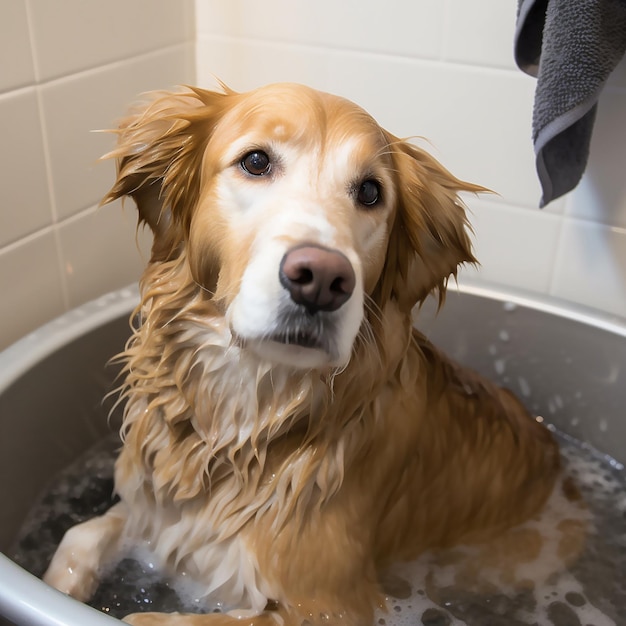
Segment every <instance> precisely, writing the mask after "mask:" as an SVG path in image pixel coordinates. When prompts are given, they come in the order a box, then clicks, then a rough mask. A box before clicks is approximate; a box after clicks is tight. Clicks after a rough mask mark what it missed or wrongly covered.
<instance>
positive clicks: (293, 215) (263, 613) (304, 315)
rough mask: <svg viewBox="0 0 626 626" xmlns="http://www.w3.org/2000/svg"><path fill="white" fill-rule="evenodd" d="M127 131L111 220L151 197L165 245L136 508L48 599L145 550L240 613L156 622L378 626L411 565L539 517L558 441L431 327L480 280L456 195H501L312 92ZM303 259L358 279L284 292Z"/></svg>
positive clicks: (126, 466) (150, 278)
mask: <svg viewBox="0 0 626 626" xmlns="http://www.w3.org/2000/svg"><path fill="white" fill-rule="evenodd" d="M118 134H119V141H118V146H117V148H116V149H115V150H114V151H113V153H112V154H111V155H110V156H112V157H115V158H116V159H117V161H118V177H117V181H116V183H115V185H114V186H113V188H112V190H111V191H110V193H109V194H108V195H107V197H106V198H105V202H109V201H112V200H114V199H116V198H120V197H123V196H132V197H133V198H134V200H135V201H136V203H137V206H138V209H139V215H140V219H141V220H142V221H144V222H146V223H147V224H148V225H149V227H150V228H151V229H152V231H153V233H154V244H153V248H152V256H151V259H150V262H149V263H148V266H147V268H146V270H145V273H144V275H143V277H142V280H141V304H140V306H139V308H138V311H137V313H138V316H139V318H140V324H139V325H138V327H137V329H136V331H135V333H134V336H133V337H132V339H131V341H130V342H129V344H128V347H127V350H126V352H125V353H124V355H123V358H124V361H125V364H126V365H125V384H124V388H123V392H122V395H123V398H124V399H125V400H126V408H125V418H124V423H123V427H122V435H123V440H124V445H123V448H122V451H121V454H120V457H119V460H118V462H117V465H116V476H115V481H116V490H117V492H118V493H119V495H120V497H121V501H120V503H119V504H117V505H116V506H115V507H114V508H113V509H112V510H111V511H110V512H109V513H107V514H106V515H104V516H103V517H101V518H97V519H95V520H92V521H90V522H87V523H85V524H84V525H81V526H78V527H75V528H73V529H71V530H70V531H69V533H68V534H67V535H66V537H65V539H64V540H63V542H62V544H61V547H60V548H59V550H58V552H57V554H56V556H55V558H54V560H53V563H52V565H51V567H50V569H49V571H48V573H47V575H46V580H47V581H48V582H50V583H51V584H53V585H55V586H57V587H58V588H60V589H62V590H64V591H66V592H68V593H70V594H72V595H74V596H76V597H78V598H86V597H88V596H89V595H90V594H91V593H92V591H93V589H94V586H95V585H96V584H97V571H98V568H99V567H101V566H102V565H103V564H104V563H106V562H108V561H110V560H112V559H115V558H117V556H118V553H119V550H120V546H121V545H122V544H123V543H128V541H138V542H145V541H147V542H149V545H150V546H151V549H152V550H153V551H154V553H155V555H156V558H157V559H158V561H159V562H160V563H161V565H162V566H163V567H165V568H167V569H170V570H173V571H178V572H183V571H184V572H186V574H187V575H188V576H190V577H191V578H193V579H194V580H196V581H197V582H198V583H200V584H201V585H203V589H204V593H205V595H206V596H208V597H216V598H218V599H219V600H220V601H221V602H223V603H224V604H225V605H226V606H228V607H230V608H231V609H232V611H231V612H229V613H225V614H218V615H216V614H210V615H178V614H175V615H164V614H154V613H150V614H142V615H133V616H130V617H129V618H128V621H130V622H132V623H134V624H181V625H186V624H189V625H192V624H198V625H200V624H205V623H206V624H207V625H208V624H211V625H213V624H216V625H226V624H231V623H232V624H235V623H240V622H239V621H238V619H240V618H242V617H246V621H245V623H246V624H253V625H261V624H266V623H274V622H276V623H283V624H286V625H289V624H291V625H294V626H295V625H299V624H301V623H302V622H303V621H304V620H308V623H310V624H322V623H323V624H328V623H331V624H332V623H341V624H345V625H346V626H352V625H355V626H356V625H359V626H360V625H369V624H371V622H372V616H373V612H374V610H375V608H376V607H377V606H379V605H381V603H382V602H383V595H382V592H381V589H380V585H379V582H378V576H379V572H380V571H381V570H382V569H384V568H385V566H387V565H388V564H389V563H391V562H393V561H396V560H404V559H410V558H413V557H415V556H417V555H418V554H419V553H420V552H422V551H423V550H425V549H427V548H433V547H445V546H450V545H453V544H454V543H456V542H460V541H465V542H469V541H480V540H481V539H483V538H484V537H486V536H488V535H492V534H493V533H497V532H498V531H500V530H503V529H505V528H508V527H511V526H512V525H514V524H517V523H519V522H521V521H523V520H525V519H527V518H528V517H529V516H531V515H533V514H534V513H536V512H537V511H538V510H539V509H540V507H541V506H542V504H543V503H544V502H545V500H546V498H547V497H548V495H549V493H550V491H551V489H552V487H553V484H554V482H555V479H556V476H557V473H558V465H559V461H558V451H557V448H556V445H555V443H554V442H553V440H552V438H551V436H550V434H549V433H548V432H547V431H546V430H545V429H544V428H543V427H542V426H541V425H540V424H538V423H537V422H536V421H535V420H533V419H532V418H531V417H530V416H529V415H528V414H527V412H526V410H525V409H524V408H523V407H522V405H521V404H520V403H519V402H518V401H517V400H516V399H515V397H514V396H513V395H512V394H510V393H509V392H507V391H505V390H502V389H500V388H498V387H496V386H495V385H493V384H492V383H490V382H488V381H487V380H484V379H482V378H481V377H479V376H478V375H476V374H474V373H472V372H469V371H466V370H465V369H462V368H460V367H459V366H457V365H456V364H454V363H453V362H451V361H450V360H448V359H447V358H446V357H445V356H444V355H442V354H441V353H440V352H439V351H438V350H437V349H436V348H435V347H433V346H432V345H431V344H430V343H429V342H428V340H427V339H426V338H425V337H424V336H423V335H421V334H420V333H419V332H418V331H417V330H415V329H414V328H413V327H412V322H411V311H412V309H413V307H414V306H415V305H416V304H419V303H421V302H422V301H423V300H424V299H425V298H426V297H427V296H428V295H429V294H432V293H438V294H439V298H440V300H442V299H443V296H444V292H445V288H446V284H447V281H448V278H449V277H450V276H451V275H455V274H456V271H457V268H458V266H459V265H460V264H462V263H465V262H469V263H472V262H474V257H473V255H472V252H471V245H470V240H469V237H468V234H467V228H468V224H467V220H466V215H465V210H464V206H463V203H462V202H461V200H460V199H459V195H458V194H459V193H461V192H479V191H482V188H480V187H478V186H476V185H473V184H469V183H466V182H462V181H460V180H458V179H457V178H455V177H454V176H452V175H451V174H450V173H449V172H448V171H446V170H445V169H444V168H443V167H442V166H441V165H440V164H439V163H438V162H437V161H436V160H435V159H433V158H432V157H431V156H429V155H428V154H427V153H426V152H424V151H423V150H421V149H420V148H418V147H416V146H414V145H412V144H410V143H408V142H406V141H403V140H400V139H398V138H396V137H394V136H393V135H391V134H390V133H388V132H387V131H385V130H384V129H382V128H381V127H380V126H379V125H378V124H377V123H376V122H375V121H374V120H373V119H372V118H371V117H370V116H369V115H368V114H367V113H365V112H364V111H363V110H362V109H360V108H359V107H357V106H356V105H354V104H353V103H351V102H349V101H347V100H344V99H342V98H339V97H336V96H332V95H329V94H325V93H321V92H318V91H315V90H312V89H309V88H307V87H303V86H300V85H293V84H279V85H270V86H268V87H264V88H261V89H257V90H255V91H252V92H249V93H235V92H233V91H231V90H229V89H227V88H225V87H224V88H223V91H221V92H215V91H205V90H201V89H195V88H192V89H186V90H183V91H180V92H172V93H170V92H167V93H158V94H153V95H152V96H151V97H150V98H149V100H148V101H147V102H146V103H144V104H143V105H141V106H140V107H139V108H137V109H136V110H135V111H134V112H133V113H132V114H131V115H130V116H129V117H128V118H126V119H125V120H124V121H123V123H122V124H121V126H120V129H119V131H118ZM303 246H304V247H305V249H306V251H307V252H311V250H313V252H312V253H311V254H313V256H314V257H315V259H317V256H316V255H317V254H318V252H316V251H319V250H322V251H323V253H322V256H323V258H324V259H326V258H327V257H328V258H330V259H331V261H332V263H335V262H336V263H337V264H338V265H340V267H341V272H342V274H341V280H339V279H337V280H336V281H334V282H333V283H332V285H331V287H329V289H330V291H329V292H328V293H329V294H330V295H329V298H335V299H334V300H332V302H330V301H329V302H330V304H329V302H327V301H326V300H324V302H321V300H320V298H321V296H319V294H317V295H314V296H307V297H309V298H312V299H309V300H306V301H305V302H304V303H303V302H301V301H299V299H298V298H299V296H298V295H297V294H299V293H300V291H298V289H300V287H299V286H296V287H297V288H296V287H293V284H292V282H290V281H292V279H291V278H288V279H286V278H285V272H286V270H284V263H285V259H287V258H288V257H290V255H292V252H293V251H294V250H301V249H302V247H303ZM324 255H325V256H324ZM294 256H295V255H294ZM297 260H298V262H300V257H298V259H297ZM306 263H308V261H306V262H305V264H306ZM311 263H313V265H314V267H313V272H317V271H318V269H319V268H318V266H317V265H315V264H316V263H318V261H317V260H314V261H312V262H311ZM320 263H321V264H322V265H323V266H324V267H323V271H324V272H326V271H327V270H328V267H327V265H328V264H326V260H323V261H319V263H318V265H319V264H320ZM305 269H306V271H308V270H309V269H310V268H308V266H307V268H305ZM328 271H331V270H328ZM333 271H334V270H333ZM346 275H347V276H348V278H349V280H348V279H346V280H345V281H344V278H345V276H346ZM309 279H310V276H309V275H308V274H306V273H305V274H302V275H301V274H296V277H295V278H294V279H293V280H294V281H295V282H298V281H303V282H306V281H307V280H309ZM337 281H339V282H337ZM348 283H349V285H348ZM346 285H348V286H346ZM333 290H334V292H333ZM330 292H333V293H330ZM294 294H296V295H294ZM316 298H317V299H316ZM337 298H339V300H340V301H339V300H337Z"/></svg>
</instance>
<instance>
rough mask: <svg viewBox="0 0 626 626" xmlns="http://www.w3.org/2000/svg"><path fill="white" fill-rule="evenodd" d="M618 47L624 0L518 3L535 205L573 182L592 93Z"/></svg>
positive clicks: (593, 104) (625, 43) (585, 152)
mask: <svg viewBox="0 0 626 626" xmlns="http://www.w3.org/2000/svg"><path fill="white" fill-rule="evenodd" d="M625 50H626V0H518V14H517V24H516V31H515V62H516V63H517V65H518V67H519V68H520V69H521V70H523V71H524V72H526V73H527V74H530V75H531V76H535V77H537V87H536V91H535V103H534V108H533V143H534V147H535V155H536V167H537V174H538V176H539V182H540V183H541V187H542V191H543V196H542V198H541V202H540V206H541V207H543V206H545V205H546V204H548V203H549V202H551V201H552V200H554V199H555V198H558V197H559V196H562V195H563V194H565V193H567V192H568V191H571V190H572V189H573V188H574V187H576V185H577V184H578V182H579V181H580V178H581V177H582V175H583V172H584V171H585V166H586V165H587V158H588V156H589V144H590V142H591V133H592V130H593V123H594V119H595V115H596V109H597V104H598V98H599V96H600V92H601V91H602V88H603V86H604V83H605V82H606V80H607V78H608V77H609V74H610V73H611V72H612V71H613V69H614V68H615V66H616V65H617V64H618V63H619V61H620V59H621V58H622V57H623V56H624V51H625Z"/></svg>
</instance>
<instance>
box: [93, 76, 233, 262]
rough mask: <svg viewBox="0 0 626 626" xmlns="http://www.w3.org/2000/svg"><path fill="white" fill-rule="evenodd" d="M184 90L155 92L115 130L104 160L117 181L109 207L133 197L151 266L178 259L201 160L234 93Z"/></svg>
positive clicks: (196, 192) (195, 194)
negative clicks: (113, 166) (146, 231)
mask: <svg viewBox="0 0 626 626" xmlns="http://www.w3.org/2000/svg"><path fill="white" fill-rule="evenodd" d="M222 88H223V89H224V92H223V93H220V92H215V91H206V90H203V89H198V88H188V89H187V90H185V91H181V92H154V93H152V94H148V102H147V103H144V104H142V105H139V106H137V107H135V109H134V110H132V111H131V113H130V114H129V115H128V117H126V118H124V119H123V120H122V121H121V123H120V126H119V128H118V129H117V130H115V131H113V132H115V133H117V135H118V141H117V146H116V148H115V149H114V150H112V151H111V152H110V153H108V154H106V155H105V156H104V157H103V158H115V159H117V180H116V182H115V184H114V185H113V187H112V188H111V190H110V191H109V193H108V194H107V195H106V196H105V197H104V198H103V200H102V204H107V203H108V202H112V201H113V200H116V199H118V198H123V197H124V196H131V197H132V198H133V200H134V201H135V202H136V204H137V208H138V210H139V221H140V223H141V222H145V223H147V224H148V226H149V227H150V228H151V229H152V232H153V234H154V243H153V245H152V257H151V260H152V261H164V260H167V259H171V258H174V257H176V256H177V255H178V253H179V249H180V245H181V243H182V241H183V239H184V236H185V232H186V231H188V228H189V223H190V221H191V215H192V212H193V209H194V207H195V205H196V202H197V200H198V196H199V193H200V184H201V170H202V167H201V166H202V158H203V156H204V152H205V148H206V145H207V143H208V141H209V138H210V135H211V131H212V129H213V127H214V126H215V124H216V122H217V120H218V119H219V117H220V116H221V115H222V113H223V112H224V110H225V107H226V101H227V100H228V98H229V96H232V95H233V94H234V92H232V91H230V90H229V89H228V88H227V87H226V86H225V85H222Z"/></svg>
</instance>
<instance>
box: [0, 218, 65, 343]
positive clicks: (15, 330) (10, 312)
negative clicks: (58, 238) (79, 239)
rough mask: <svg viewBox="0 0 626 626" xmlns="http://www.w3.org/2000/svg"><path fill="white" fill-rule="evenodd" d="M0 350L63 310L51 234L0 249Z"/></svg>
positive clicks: (47, 233)
mask: <svg viewBox="0 0 626 626" xmlns="http://www.w3.org/2000/svg"><path fill="white" fill-rule="evenodd" d="M0 293H2V297H1V298H0V320H1V321H2V325H1V326H0V349H2V348H5V347H6V346H7V345H9V344H10V343H13V342H14V341H16V340H17V339H19V338H20V337H22V336H23V335H25V334H27V333H28V332H30V331H32V330H34V329H35V328H37V327H38V326H40V325H41V324H43V323H45V322H47V321H48V320H50V319H52V318H53V317H56V316H57V315H60V314H61V313H62V312H63V295H62V291H61V276H60V273H59V262H58V257H57V251H56V246H55V242H54V235H53V233H52V232H51V229H49V230H48V231H47V232H45V233H43V234H41V235H37V236H33V237H30V238H28V240H26V241H24V242H22V243H19V244H14V245H12V246H9V247H7V248H4V249H0Z"/></svg>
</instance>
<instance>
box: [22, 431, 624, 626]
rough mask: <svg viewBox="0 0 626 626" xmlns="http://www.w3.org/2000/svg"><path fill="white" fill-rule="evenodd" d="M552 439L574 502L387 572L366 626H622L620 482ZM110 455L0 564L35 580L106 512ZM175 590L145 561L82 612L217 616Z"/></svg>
mask: <svg viewBox="0 0 626 626" xmlns="http://www.w3.org/2000/svg"><path fill="white" fill-rule="evenodd" d="M555 436H556V437H557V439H558V440H559V443H560V446H561V453H562V458H563V464H564V467H565V475H567V476H569V477H570V478H571V479H572V481H573V482H574V483H575V485H576V487H577V491H576V490H572V489H571V486H570V487H569V488H567V484H569V482H570V481H569V480H568V481H566V483H567V484H566V485H565V487H566V488H565V489H563V485H559V486H558V487H557V488H556V489H555V492H554V494H553V496H552V497H551V499H550V500H549V502H548V504H547V505H546V507H545V510H544V511H543V512H542V514H541V515H540V516H538V517H537V518H536V519H533V520H529V521H528V522H526V523H525V524H523V525H521V526H519V527H517V528H516V529H513V530H512V531H511V532H510V533H507V534H505V536H504V537H501V538H499V539H496V540H494V542H492V543H489V544H485V545H483V546H462V547H457V548H454V549H450V550H446V551H439V552H437V553H435V552H428V553H426V554H424V555H422V556H421V557H420V558H419V559H418V560H417V561H415V562H412V563H409V564H401V565H397V566H394V567H393V568H392V569H391V570H390V571H389V572H387V573H386V575H385V577H384V580H383V585H384V588H385V591H386V593H387V610H386V611H382V610H380V611H378V612H377V614H376V619H375V622H374V626H409V625H411V626H416V625H419V624H422V625H425V626H457V625H467V626H522V625H527V624H528V625H539V626H543V625H547V626H620V625H626V472H625V471H624V468H623V466H621V465H620V464H618V463H616V462H615V461H613V460H612V459H610V458H607V457H605V456H603V455H601V454H600V453H598V452H596V451H594V450H593V449H592V448H591V447H589V446H587V445H586V444H581V443H580V442H577V441H575V440H572V439H571V438H569V437H567V436H565V435H562V434H560V433H558V432H555ZM118 447H119V441H118V440H117V438H111V439H108V440H105V441H103V442H101V443H99V444H98V445H97V446H95V447H94V448H92V449H91V450H89V451H87V452H86V453H85V454H84V455H83V456H82V457H81V458H79V459H78V460H77V461H76V462H75V463H73V464H72V465H71V466H70V467H69V468H67V469H66V470H64V471H63V472H62V473H61V474H59V475H58V476H57V477H56V478H55V479H54V480H53V481H52V483H51V484H50V485H49V487H48V489H47V490H46V491H45V493H44V494H43V495H42V496H41V498H40V499H39V501H38V502H36V503H35V504H34V506H33V508H32V510H31V512H30V514H29V516H28V518H27V519H26V521H25V523H24V524H23V526H22V529H21V531H20V533H19V536H18V538H17V539H16V542H15V545H14V549H13V550H12V551H11V553H10V556H11V557H12V558H13V559H14V560H15V561H16V562H17V563H18V564H20V565H21V566H22V567H24V568H25V569H27V570H29V571H30V572H32V573H33V574H35V575H37V576H42V575H43V573H44V571H45V569H46V567H47V565H48V563H49V561H50V559H51V557H52V555H53V554H54V551H55V549H56V547H57V545H58V543H59V542H60V540H61V538H62V536H63V534H64V533H65V531H66V530H67V529H68V528H70V527H71V526H73V525H75V524H77V523H79V522H82V521H84V520H86V519H89V518H90V517H93V516H95V515H100V514H102V513H103V512H104V511H106V510H107V509H108V508H109V507H110V506H111V504H113V502H114V501H115V499H114V497H113V495H112V494H113V464H114V460H115V456H116V450H117V448H118ZM568 492H569V494H568ZM572 493H579V494H580V495H582V500H579V499H577V498H576V497H574V496H572ZM583 501H584V505H583V504H582V502H583ZM564 561H566V562H567V561H569V563H568V565H567V566H565V565H564ZM182 578H183V579H182V582H181V580H180V579H179V580H172V579H168V578H167V577H166V576H164V575H163V574H162V573H160V572H159V571H158V568H157V567H156V566H155V565H154V564H153V563H152V562H151V560H150V557H149V554H148V553H147V552H145V553H144V554H142V555H141V554H139V553H138V552H137V553H135V554H128V555H127V557H126V558H124V559H123V560H122V561H121V562H120V563H119V564H117V565H116V566H115V567H114V568H113V569H112V570H111V571H109V572H108V573H106V574H105V575H104V578H103V580H102V581H101V584H100V586H99V588H98V589H97V591H96V593H95V595H94V596H93V597H92V598H91V600H90V601H89V604H90V605H91V606H93V607H95V608H97V609H100V610H102V611H104V612H106V613H109V614H111V615H113V616H115V617H119V618H121V617H123V616H125V615H127V614H128V613H134V612H140V611H163V612H172V611H182V612H195V613H200V612H211V611H216V610H221V607H220V606H219V604H217V605H215V604H214V605H207V604H206V601H205V600H201V599H200V598H199V597H198V594H196V593H195V591H196V590H197V589H194V585H193V584H191V585H185V581H184V576H183V577H182Z"/></svg>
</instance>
